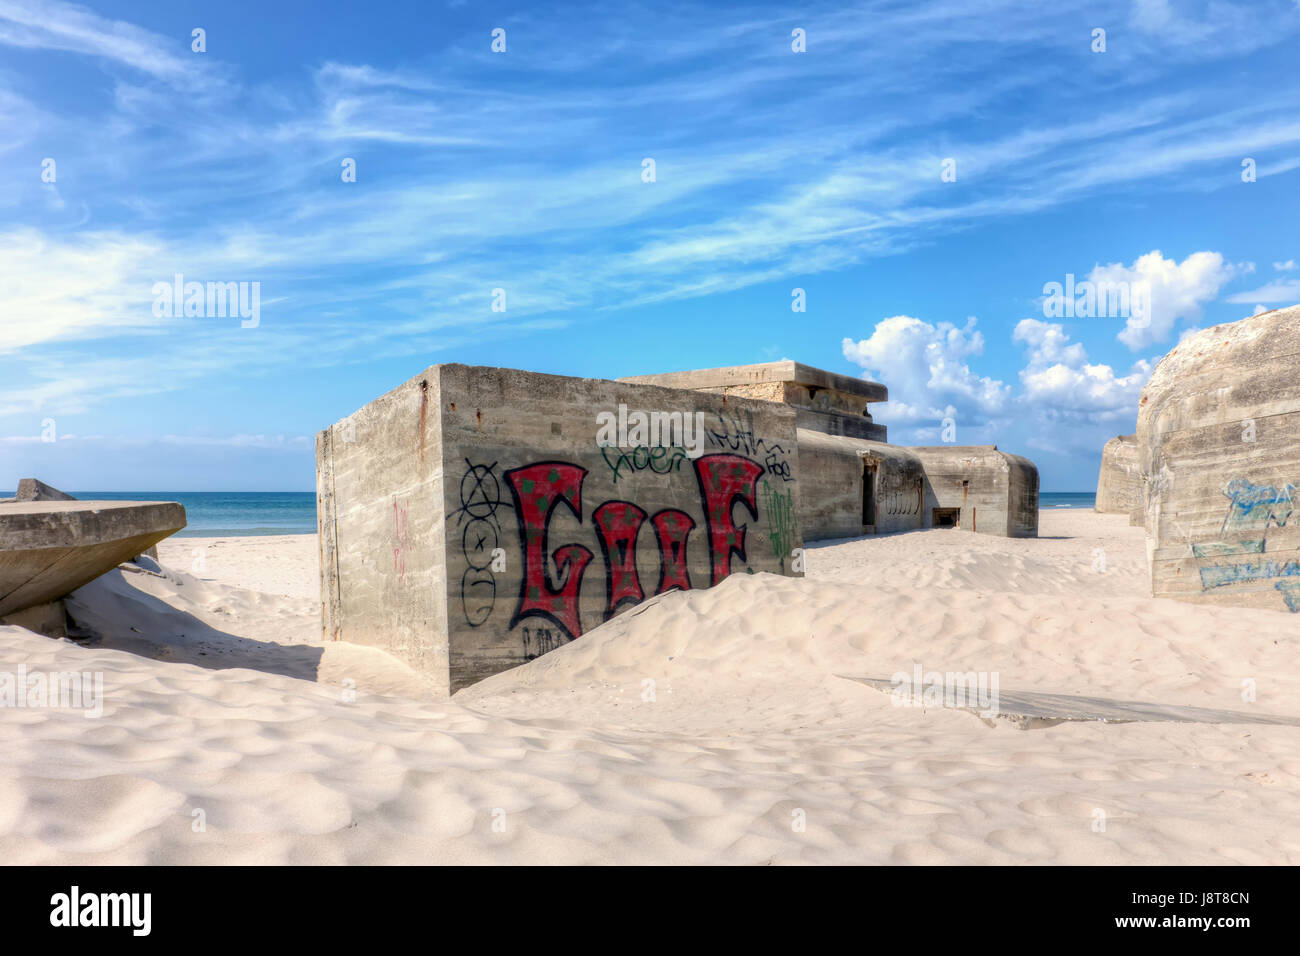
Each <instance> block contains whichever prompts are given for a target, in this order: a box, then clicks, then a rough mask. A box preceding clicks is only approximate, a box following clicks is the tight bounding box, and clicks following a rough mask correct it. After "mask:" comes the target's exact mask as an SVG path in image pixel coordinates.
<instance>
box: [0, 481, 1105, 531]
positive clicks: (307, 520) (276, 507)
mask: <svg viewBox="0 0 1300 956" xmlns="http://www.w3.org/2000/svg"><path fill="white" fill-rule="evenodd" d="M5 494H8V495H13V494H14V492H12V491H10V492H7V493H0V496H3V495H5ZM68 494H70V495H72V496H73V497H74V498H80V499H82V500H100V501H176V502H179V503H180V504H182V505H184V506H185V515H186V519H187V521H188V523H187V524H186V526H185V527H184V528H182V529H181V530H180V531H178V532H177V533H176V535H175V537H178V538H246V537H260V536H267V535H280V534H315V533H316V530H317V529H316V492H314V491H69V492H68ZM1096 501H1097V495H1096V493H1095V492H1091V491H1044V492H1039V496H1038V510H1039V511H1054V510H1058V509H1071V508H1073V509H1079V508H1084V509H1090V508H1092V507H1093V506H1094V505H1095V504H1096Z"/></svg>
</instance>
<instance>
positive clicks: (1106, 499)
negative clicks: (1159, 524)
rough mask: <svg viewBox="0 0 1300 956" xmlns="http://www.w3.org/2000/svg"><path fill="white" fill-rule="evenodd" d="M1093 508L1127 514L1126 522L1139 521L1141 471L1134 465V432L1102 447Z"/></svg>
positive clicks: (1135, 447) (1136, 464)
mask: <svg viewBox="0 0 1300 956" xmlns="http://www.w3.org/2000/svg"><path fill="white" fill-rule="evenodd" d="M1093 510H1094V511H1098V512H1100V513H1102V514H1114V515H1128V517H1129V524H1135V525H1140V524H1141V523H1142V510H1143V505H1142V471H1141V469H1140V468H1139V467H1138V444H1137V435H1120V436H1118V437H1116V438H1112V439H1111V440H1110V441H1108V442H1106V446H1105V447H1104V448H1102V450H1101V469H1100V471H1099V472H1098V473H1097V500H1096V503H1095V504H1094V505H1093Z"/></svg>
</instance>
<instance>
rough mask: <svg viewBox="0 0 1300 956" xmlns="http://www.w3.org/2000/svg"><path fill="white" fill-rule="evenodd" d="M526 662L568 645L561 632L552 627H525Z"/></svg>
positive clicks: (523, 629)
mask: <svg viewBox="0 0 1300 956" xmlns="http://www.w3.org/2000/svg"><path fill="white" fill-rule="evenodd" d="M521 630H522V631H523V632H524V633H523V639H524V660H526V661H531V660H533V659H534V658H537V657H541V656H542V655H543V654H547V653H549V652H551V651H553V650H555V649H556V648H557V647H560V646H561V645H563V644H566V643H568V642H567V641H566V640H565V637H564V634H563V633H562V632H561V631H558V630H555V629H554V628H550V627H524V628H522V629H521Z"/></svg>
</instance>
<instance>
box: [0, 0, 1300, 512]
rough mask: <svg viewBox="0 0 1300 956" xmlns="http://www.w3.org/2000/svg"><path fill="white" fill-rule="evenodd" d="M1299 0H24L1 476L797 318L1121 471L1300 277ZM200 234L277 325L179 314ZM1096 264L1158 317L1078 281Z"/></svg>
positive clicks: (918, 415)
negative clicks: (1197, 367) (173, 293)
mask: <svg viewBox="0 0 1300 956" xmlns="http://www.w3.org/2000/svg"><path fill="white" fill-rule="evenodd" d="M195 28H202V29H203V30H204V31H205V41H206V51H205V52H201V53H198V52H194V51H193V50H192V43H193V39H192V31H193V30H194V29H195ZM497 28H500V29H503V30H504V31H505V38H506V49H505V52H502V53H497V52H493V51H492V49H491V44H492V31H493V30H494V29H497ZM796 29H798V30H803V31H804V33H805V36H806V51H805V52H794V51H793V50H792V31H794V30H796ZM1096 29H1103V30H1105V51H1104V52H1095V51H1094V49H1093V47H1094V46H1095V45H1096V42H1095V40H1094V35H1093V34H1094V31H1095V30H1096ZM1298 35H1300V4H1298V3H1297V2H1296V0H1254V2H1250V3H1241V4H1230V3H1224V2H1215V0H1137V2H1133V0H1126V2H1087V3H1073V2H1069V0H1063V2H1052V3H1040V2H1036V0H1034V2H999V0H945V2H937V3H923V2H918V0H907V2H881V3H864V4H858V5H853V6H847V5H843V4H807V5H799V6H790V5H775V6H772V5H761V4H756V5H747V4H728V5H725V6H720V5H716V4H709V5H703V4H700V5H696V6H694V7H692V6H679V5H675V4H672V3H653V4H619V5H617V8H615V7H614V6H611V5H609V4H592V5H563V4H548V5H546V7H545V8H544V9H542V8H537V7H536V5H524V4H513V5H507V4H477V3H474V4H471V3H450V4H447V5H445V6H444V5H439V4H438V3H434V2H426V0H421V2H412V3H384V2H373V3H365V4H342V3H322V2H310V3H308V2H283V0H280V2H276V3H274V4H267V3H265V2H259V3H245V2H242V0H223V2H220V3H187V2H183V0H165V2H161V0H160V2H139V0H137V2H132V3H118V4H108V3H91V4H85V5H73V4H65V3H59V2H55V0H41V2H27V0H0V131H2V133H3V135H0V173H2V174H3V177H4V182H5V183H6V186H7V188H6V189H5V190H3V192H0V333H3V335H2V337H0V488H4V487H12V486H13V485H14V484H16V481H17V479H18V478H20V477H26V476H28V475H35V476H38V477H41V478H43V479H44V480H46V481H49V482H51V483H53V484H55V485H60V486H63V487H66V488H69V489H94V490H103V491H110V490H127V491H129V490H172V491H180V490H213V491H216V490H302V491H307V490H311V489H312V488H313V486H314V461H313V456H314V452H313V441H314V439H313V435H314V433H315V432H316V431H318V430H320V429H321V428H323V427H325V426H327V425H329V424H330V423H332V422H334V421H336V420H338V419H339V418H341V417H343V416H344V415H346V414H348V413H350V412H352V411H354V410H355V409H356V408H358V407H360V406H361V405H363V404H365V403H366V402H367V401H369V400H371V399H372V398H374V397H376V396H378V395H379V394H382V393H383V392H385V391H387V390H388V389H389V388H391V387H393V386H394V385H396V384H398V383H400V382H402V381H404V380H406V379H407V378H409V377H411V376H412V375H414V374H416V373H417V372H419V371H420V370H421V369H423V368H425V367H426V366H428V365H431V364H434V363H437V362H453V361H454V362H466V363H471V364H482V365H500V366H510V367H518V368H526V369H532V370H537V371H544V372H553V373H558V374H565V375H586V376H596V377H617V376H621V375H631V374H644V373H651V372H661V371H671V370H676V369H683V368H704V367H711V366H716V365H733V364H744V363H750V362H762V361H770V360H774V359H779V358H793V359H797V360H799V361H802V362H805V363H808V364H811V365H815V366H820V367H823V368H828V369H831V370H834V371H838V372H843V373H848V374H859V375H861V374H866V375H868V376H869V377H873V378H878V379H879V380H881V381H883V382H885V384H886V385H888V386H889V388H890V396H891V401H890V402H889V403H888V405H885V406H874V408H873V411H874V412H875V415H876V418H877V420H878V421H883V422H885V423H886V424H888V425H889V426H890V439H891V441H895V442H899V443H904V444H920V443H934V442H937V441H938V440H939V430H940V427H941V422H942V420H943V419H944V418H951V419H952V420H953V422H954V423H955V425H956V429H957V435H956V437H957V440H958V441H959V442H961V443H963V444H966V443H986V442H996V443H997V444H998V445H999V447H1001V448H1003V449H1005V450H1008V451H1013V452H1017V453H1020V454H1024V455H1026V456H1028V457H1030V458H1031V459H1033V460H1034V461H1036V462H1037V463H1038V465H1039V468H1040V472H1041V475H1042V487H1043V489H1044V490H1047V491H1071V490H1092V489H1093V488H1094V487H1095V484H1096V473H1097V464H1098V460H1099V456H1100V449H1101V446H1102V444H1103V443H1104V442H1105V441H1106V440H1107V439H1108V438H1110V437H1112V436H1113V435H1116V434H1120V433H1128V432H1131V431H1133V428H1134V421H1135V418H1136V403H1137V398H1138V392H1139V391H1140V389H1141V386H1142V384H1143V383H1144V382H1145V380H1146V377H1147V375H1148V374H1149V371H1150V368H1151V366H1152V365H1154V363H1155V361H1157V360H1158V359H1159V357H1160V356H1161V355H1163V354H1164V353H1165V352H1167V351H1168V350H1169V349H1170V348H1172V347H1173V346H1174V345H1175V344H1176V343H1177V342H1178V340H1179V338H1180V337H1181V336H1182V335H1184V334H1186V332H1187V331H1188V330H1189V329H1196V328H1204V327H1206V326H1208V325H1213V324H1217V323H1220V322H1228V321H1234V320H1237V319H1240V318H1243V317H1245V316H1248V315H1250V314H1252V313H1253V312H1256V311H1259V310H1261V309H1268V308H1275V307H1278V306H1281V305H1289V304H1293V303H1295V302H1300V269H1298V268H1297V266H1296V260H1300V233H1297V230H1296V227H1295V223H1296V222H1297V221H1298V219H1300V217H1298V215H1297V214H1298V213H1300V203H1297V197H1298V196H1300V111H1298V110H1297V104H1300V75H1297V73H1296V70H1295V51H1296V42H1297V38H1298ZM646 158H652V159H653V160H654V161H655V177H654V181H653V182H646V181H644V178H643V173H642V171H643V160H644V159H646ZM49 159H52V160H53V161H54V164H53V166H52V171H53V182H50V181H46V180H47V179H49V178H50V177H49V175H48V173H47V172H46V170H47V169H50V168H51V167H49V164H47V163H46V162H45V161H46V160H49ZM345 159H353V160H355V164H356V181H355V182H344V181H343V177H342V175H341V168H342V164H343V162H344V160H345ZM1246 159H1250V160H1253V166H1254V181H1252V182H1246V181H1243V165H1242V164H1243V161H1244V160H1246ZM945 160H952V164H950V167H949V168H951V169H953V170H955V178H953V177H951V176H950V177H948V179H950V180H951V181H945V178H944V176H943V170H944V168H945ZM177 273H180V274H183V275H184V276H185V277H186V279H188V280H192V281H200V282H208V281H219V282H257V283H259V288H260V296H261V298H260V315H259V319H260V321H259V324H258V325H257V326H256V327H252V328H244V327H242V325H243V323H241V322H240V320H239V319H238V318H229V317H184V316H177V317H173V316H170V315H164V316H159V315H157V314H156V309H155V308H154V305H155V293H154V287H155V284H156V283H159V282H170V281H171V280H172V277H173V276H174V275H175V274H177ZM1070 274H1072V275H1074V276H1075V277H1076V280H1083V279H1086V278H1088V277H1090V276H1092V277H1094V278H1097V279H1108V280H1112V281H1116V282H1130V283H1146V284H1147V286H1146V287H1147V288H1149V289H1150V290H1151V309H1150V311H1149V314H1148V316H1147V318H1146V320H1145V321H1144V322H1141V323H1134V322H1133V321H1132V320H1131V319H1126V318H1125V317H1124V316H1122V315H1121V316H1118V317H1096V318H1053V317H1049V316H1048V315H1046V314H1045V308H1044V301H1043V299H1044V285H1045V284H1046V283H1049V282H1053V281H1055V282H1061V283H1064V282H1065V281H1066V276H1067V275H1070ZM496 288H501V289H504V290H505V291H506V309H505V311H504V312H494V311H493V310H492V302H493V293H492V290H493V289H496ZM795 288H802V289H803V290H805V294H806V299H807V310H806V312H803V313H795V312H792V310H791V301H792V290H793V289H795ZM50 437H53V438H54V439H56V440H54V441H47V440H43V438H50Z"/></svg>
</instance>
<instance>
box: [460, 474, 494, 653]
mask: <svg viewBox="0 0 1300 956" xmlns="http://www.w3.org/2000/svg"><path fill="white" fill-rule="evenodd" d="M496 466H497V463H496V462H493V463H492V464H490V465H481V464H480V465H476V464H474V463H473V462H471V461H470V460H469V459H468V458H467V459H465V472H464V474H462V476H461V479H460V507H459V508H458V509H457V510H456V526H457V527H458V528H459V529H460V547H461V551H462V552H463V553H464V555H465V561H466V563H467V564H468V565H469V566H468V567H467V568H466V569H465V573H464V574H462V575H461V578H460V606H461V612H462V613H463V614H464V615H465V623H466V624H468V625H469V626H470V627H479V626H480V625H482V624H483V623H484V622H485V621H487V619H488V618H489V617H491V616H492V609H493V608H494V607H495V606H496V600H497V581H496V575H494V574H493V573H492V556H493V552H495V551H496V549H497V546H498V541H499V540H500V537H501V533H500V532H501V524H500V520H499V519H498V518H497V509H498V508H500V507H501V485H500V482H498V481H497V476H496V473H495V471H494V469H495V468H496Z"/></svg>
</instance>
